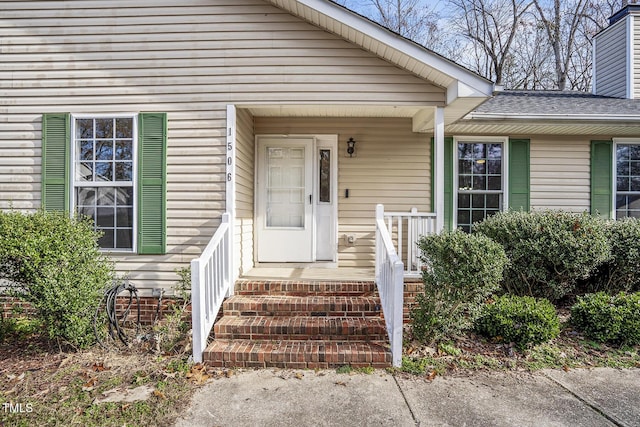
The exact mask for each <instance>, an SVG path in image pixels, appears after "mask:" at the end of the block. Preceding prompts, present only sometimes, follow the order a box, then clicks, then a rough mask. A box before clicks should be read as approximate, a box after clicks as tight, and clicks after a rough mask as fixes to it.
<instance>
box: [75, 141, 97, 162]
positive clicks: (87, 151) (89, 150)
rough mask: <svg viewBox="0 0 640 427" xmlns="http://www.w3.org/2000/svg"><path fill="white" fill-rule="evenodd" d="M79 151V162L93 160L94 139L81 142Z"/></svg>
mask: <svg viewBox="0 0 640 427" xmlns="http://www.w3.org/2000/svg"><path fill="white" fill-rule="evenodd" d="M78 144H79V146H80V147H79V150H78V159H79V160H93V139H89V140H84V141H80V142H79V143H78Z"/></svg>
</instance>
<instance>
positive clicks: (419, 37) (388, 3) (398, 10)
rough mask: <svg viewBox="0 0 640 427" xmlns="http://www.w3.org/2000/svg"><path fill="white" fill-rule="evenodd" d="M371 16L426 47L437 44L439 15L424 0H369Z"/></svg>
mask: <svg viewBox="0 0 640 427" xmlns="http://www.w3.org/2000/svg"><path fill="white" fill-rule="evenodd" d="M368 4H369V6H370V8H371V10H372V13H370V15H371V18H372V19H373V20H374V21H376V22H378V23H379V24H381V25H383V26H384V27H387V28H389V29H390V30H392V31H395V32H396V33H398V34H400V35H402V36H404V37H406V38H408V39H411V40H413V41H415V42H417V43H420V44H422V45H424V46H425V47H427V48H433V47H435V46H436V45H437V41H438V39H439V37H438V20H439V19H440V15H439V13H438V12H437V10H436V9H435V7H434V6H429V5H427V3H426V2H425V1H424V0H369V2H368Z"/></svg>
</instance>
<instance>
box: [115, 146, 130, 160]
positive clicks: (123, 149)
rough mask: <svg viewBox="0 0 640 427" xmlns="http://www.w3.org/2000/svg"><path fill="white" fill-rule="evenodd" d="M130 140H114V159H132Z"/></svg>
mask: <svg viewBox="0 0 640 427" xmlns="http://www.w3.org/2000/svg"><path fill="white" fill-rule="evenodd" d="M132 145H133V144H132V142H131V141H116V150H115V159H116V160H133V155H132V153H131V151H132V150H131V146H132Z"/></svg>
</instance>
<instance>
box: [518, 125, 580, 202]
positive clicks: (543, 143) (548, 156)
mask: <svg viewBox="0 0 640 427" xmlns="http://www.w3.org/2000/svg"><path fill="white" fill-rule="evenodd" d="M590 150H591V145H590V141H589V139H586V138H584V137H580V138H557V137H555V138H554V137H535V138H532V139H531V153H530V157H531V193H530V197H531V208H532V209H534V210H535V209H562V210H568V211H572V212H584V211H587V212H588V211H589V207H590V203H589V200H590V187H589V183H590V179H591V178H590V162H589V159H590V156H591V151H590Z"/></svg>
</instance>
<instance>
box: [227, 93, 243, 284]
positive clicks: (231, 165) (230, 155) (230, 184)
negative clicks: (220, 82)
mask: <svg viewBox="0 0 640 427" xmlns="http://www.w3.org/2000/svg"><path fill="white" fill-rule="evenodd" d="M226 142H227V159H226V174H225V180H226V183H227V185H226V188H225V192H226V203H225V204H226V209H225V212H226V213H228V214H229V242H228V252H227V253H228V257H229V261H228V262H229V265H228V267H229V280H231V286H229V292H228V295H227V296H231V295H233V291H234V287H235V286H234V285H233V284H234V283H235V281H236V279H237V278H238V276H239V271H238V269H237V268H236V265H240V264H239V263H238V264H236V262H235V260H236V253H235V245H234V240H235V224H236V107H235V105H227V141H226ZM238 258H239V257H238Z"/></svg>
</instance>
